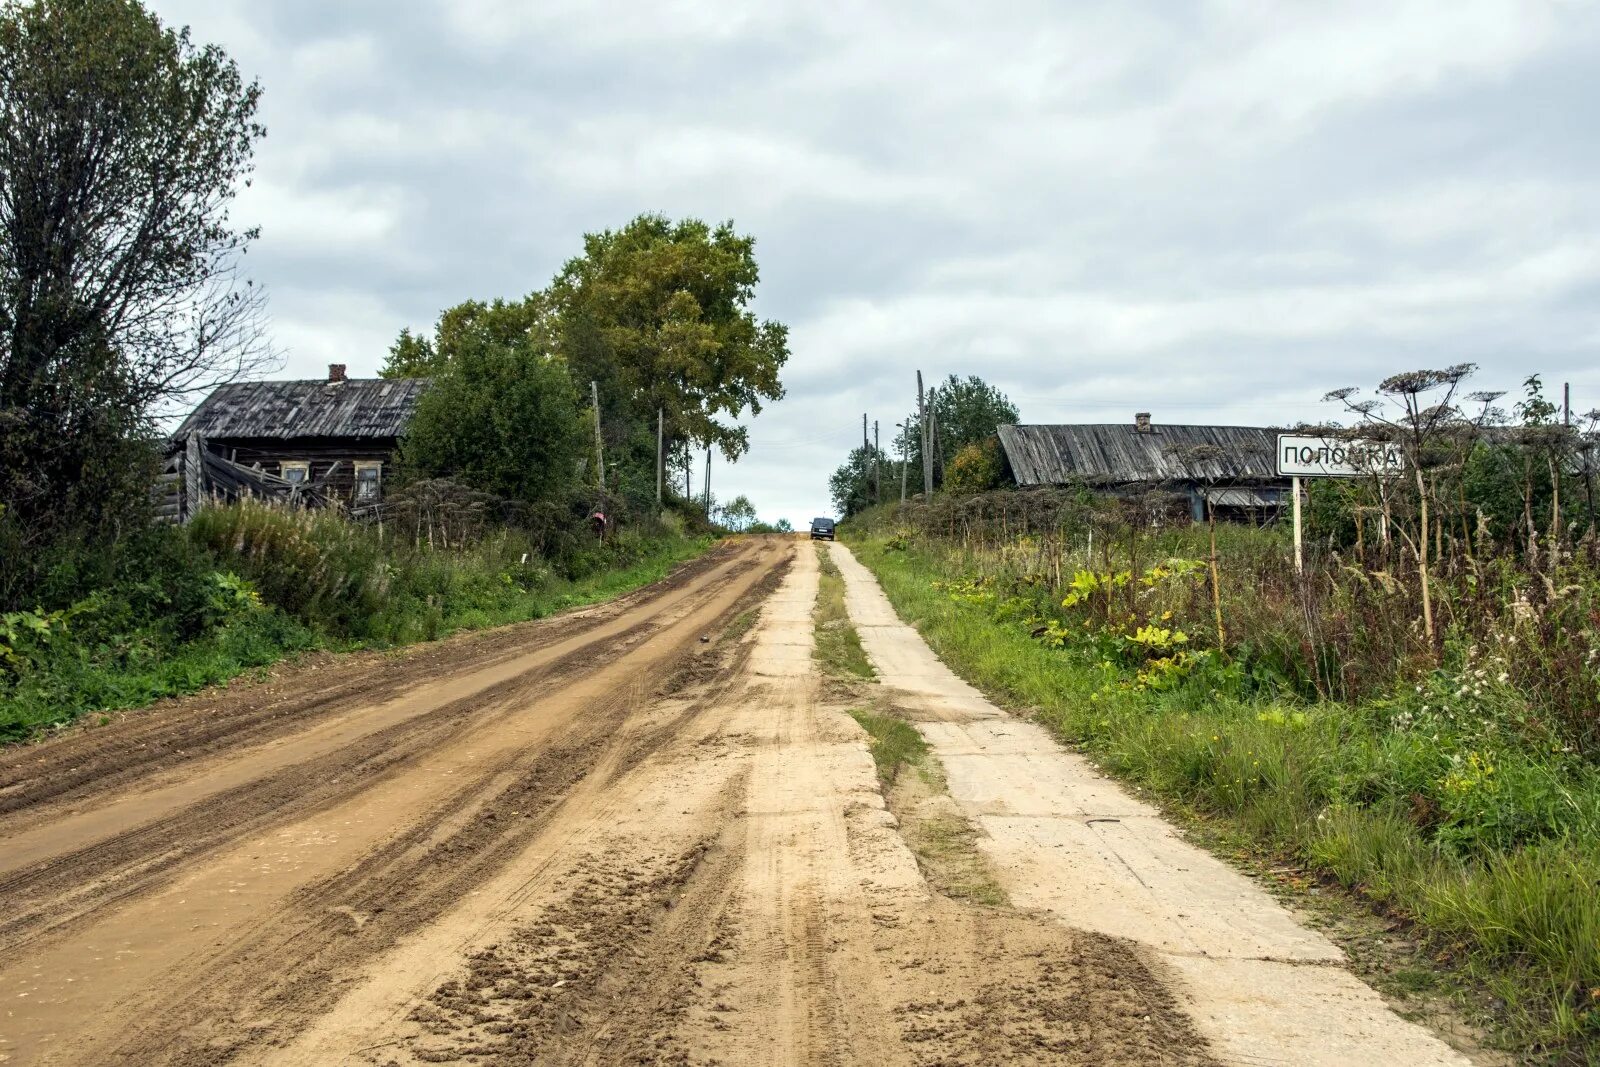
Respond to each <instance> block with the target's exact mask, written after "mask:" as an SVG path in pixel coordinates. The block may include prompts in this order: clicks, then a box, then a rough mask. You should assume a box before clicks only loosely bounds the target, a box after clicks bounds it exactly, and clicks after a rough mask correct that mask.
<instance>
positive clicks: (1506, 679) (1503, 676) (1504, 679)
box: [1495, 671, 1511, 685]
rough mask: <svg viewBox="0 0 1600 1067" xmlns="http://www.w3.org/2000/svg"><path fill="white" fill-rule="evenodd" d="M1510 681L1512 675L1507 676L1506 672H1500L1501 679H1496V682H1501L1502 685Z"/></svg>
mask: <svg viewBox="0 0 1600 1067" xmlns="http://www.w3.org/2000/svg"><path fill="white" fill-rule="evenodd" d="M1510 680H1511V675H1509V674H1507V673H1506V672H1505V671H1501V672H1500V677H1498V678H1496V679H1495V681H1497V682H1499V683H1500V684H1501V685H1505V684H1506V683H1507V682H1509V681H1510Z"/></svg>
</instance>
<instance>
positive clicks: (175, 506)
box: [160, 364, 428, 522]
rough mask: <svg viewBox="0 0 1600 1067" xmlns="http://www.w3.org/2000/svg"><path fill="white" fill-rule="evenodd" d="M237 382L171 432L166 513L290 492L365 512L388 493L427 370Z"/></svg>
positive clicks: (294, 497)
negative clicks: (387, 475) (406, 374)
mask: <svg viewBox="0 0 1600 1067" xmlns="http://www.w3.org/2000/svg"><path fill="white" fill-rule="evenodd" d="M328 370H329V372H328V377H327V378H326V379H325V380H321V379H313V380H309V381H306V380H302V381H277V382H232V383H229V384H227V385H222V386H219V387H218V388H217V389H216V390H215V391H213V392H212V393H211V395H210V396H208V397H207V398H206V399H205V400H204V401H203V402H202V403H201V404H200V406H199V407H197V408H195V410H194V411H193V412H191V413H190V415H189V417H188V418H186V419H185V420H184V421H183V424H182V425H180V426H179V427H178V430H177V432H176V433H174V434H173V435H172V438H171V443H170V446H169V449H168V454H167V461H166V469H165V474H164V482H165V485H166V492H165V494H164V498H163V500H162V502H161V504H160V510H161V513H162V517H163V518H166V519H168V520H171V521H179V522H183V521H187V519H188V518H189V517H190V516H191V515H192V514H193V512H194V509H195V508H196V507H198V506H199V504H200V503H201V502H202V501H204V500H218V499H220V500H235V499H238V498H239V497H241V496H247V495H249V496H259V497H267V498H273V499H286V500H290V501H294V502H298V503H304V504H308V505H312V506H326V505H338V506H342V507H345V508H349V509H351V510H355V511H359V510H361V509H363V508H371V507H375V506H376V505H377V504H378V503H379V502H380V501H381V500H382V499H383V480H384V471H385V469H386V467H388V466H389V465H391V464H392V463H393V461H394V454H395V451H396V449H397V448H398V446H399V443H400V438H401V436H402V435H403V434H404V433H405V428H406V425H407V423H409V422H410V420H411V416H412V413H413V412H415V410H416V405H417V399H418V397H420V396H421V395H422V391H423V389H424V388H426V387H427V384H428V382H427V379H425V378H348V377H346V376H345V372H344V371H345V369H344V366H343V365H342V364H334V365H332V366H331V367H329V369H328Z"/></svg>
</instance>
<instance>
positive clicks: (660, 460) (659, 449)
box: [656, 408, 667, 506]
mask: <svg viewBox="0 0 1600 1067" xmlns="http://www.w3.org/2000/svg"><path fill="white" fill-rule="evenodd" d="M666 430H667V413H666V411H664V410H663V409H661V408H656V504H657V506H660V504H661V488H662V485H663V483H664V482H665V481H666V477H667V454H666V452H665V451H663V448H664V446H665V445H666V437H667V434H666Z"/></svg>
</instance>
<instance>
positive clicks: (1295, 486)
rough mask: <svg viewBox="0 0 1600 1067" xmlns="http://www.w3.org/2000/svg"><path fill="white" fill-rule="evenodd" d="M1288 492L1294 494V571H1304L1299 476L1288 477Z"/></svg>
mask: <svg viewBox="0 0 1600 1067" xmlns="http://www.w3.org/2000/svg"><path fill="white" fill-rule="evenodd" d="M1289 492H1291V493H1293V494H1294V572H1295V573H1296V574H1304V573H1305V572H1306V553H1305V548H1304V547H1303V545H1304V541H1303V539H1302V538H1301V536H1300V476H1299V475H1298V474H1295V475H1291V476H1290V478H1289Z"/></svg>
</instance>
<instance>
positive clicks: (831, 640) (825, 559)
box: [812, 545, 877, 681]
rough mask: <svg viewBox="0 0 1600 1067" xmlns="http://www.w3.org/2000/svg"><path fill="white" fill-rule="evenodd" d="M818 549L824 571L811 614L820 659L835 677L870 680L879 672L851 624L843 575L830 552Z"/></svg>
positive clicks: (817, 655)
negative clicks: (845, 602) (869, 658)
mask: <svg viewBox="0 0 1600 1067" xmlns="http://www.w3.org/2000/svg"><path fill="white" fill-rule="evenodd" d="M816 550H817V562H818V563H819V564H820V566H821V568H822V574H821V576H820V577H819V579H818V588H817V607H816V610H815V612H814V613H813V615H812V618H813V619H814V620H815V622H816V642H817V643H816V657H817V660H818V662H820V663H821V664H822V666H823V668H824V669H825V670H827V671H828V672H830V673H832V674H836V675H841V676H844V677H848V678H863V679H866V680H868V681H870V680H872V679H873V678H876V677H877V672H876V671H874V670H873V669H872V663H871V661H870V660H868V659H867V653H866V650H865V649H863V648H862V647H861V635H860V634H858V633H856V628H855V627H854V626H852V625H851V624H850V612H849V611H848V610H847V609H846V608H845V604H844V588H845V587H844V576H843V575H841V574H840V573H839V568H838V566H837V565H835V564H834V562H833V560H832V559H831V558H829V556H828V551H827V549H825V548H823V547H822V546H821V545H817V546H816Z"/></svg>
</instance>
